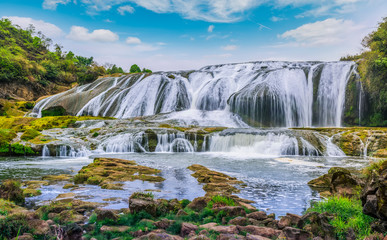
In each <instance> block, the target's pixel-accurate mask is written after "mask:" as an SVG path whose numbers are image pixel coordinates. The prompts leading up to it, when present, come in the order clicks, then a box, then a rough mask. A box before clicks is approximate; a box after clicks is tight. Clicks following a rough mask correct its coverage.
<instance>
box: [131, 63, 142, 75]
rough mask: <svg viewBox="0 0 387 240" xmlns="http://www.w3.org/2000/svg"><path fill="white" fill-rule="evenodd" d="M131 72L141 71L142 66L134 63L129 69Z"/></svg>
mask: <svg viewBox="0 0 387 240" xmlns="http://www.w3.org/2000/svg"><path fill="white" fill-rule="evenodd" d="M129 72H130V73H140V72H141V68H140V67H139V66H138V65H137V64H133V65H132V66H131V67H130V70H129Z"/></svg>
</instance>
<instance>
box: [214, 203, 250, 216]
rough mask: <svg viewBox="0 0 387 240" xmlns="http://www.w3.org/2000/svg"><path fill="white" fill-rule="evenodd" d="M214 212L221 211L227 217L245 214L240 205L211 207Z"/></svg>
mask: <svg viewBox="0 0 387 240" xmlns="http://www.w3.org/2000/svg"><path fill="white" fill-rule="evenodd" d="M213 211H214V213H219V212H220V211H223V212H224V214H225V215H226V216H228V217H237V216H246V212H245V209H244V208H243V207H240V206H225V207H216V208H213Z"/></svg>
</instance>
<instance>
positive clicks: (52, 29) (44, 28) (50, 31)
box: [2, 16, 63, 38]
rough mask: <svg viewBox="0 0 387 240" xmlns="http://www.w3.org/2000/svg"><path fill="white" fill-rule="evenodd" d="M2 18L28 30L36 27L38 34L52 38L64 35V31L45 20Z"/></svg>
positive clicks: (14, 17)
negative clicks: (31, 26)
mask: <svg viewBox="0 0 387 240" xmlns="http://www.w3.org/2000/svg"><path fill="white" fill-rule="evenodd" d="M2 18H8V19H9V20H11V22H12V24H14V25H19V26H20V27H21V28H23V29H25V28H28V27H29V26H30V25H31V24H32V25H34V27H35V31H36V32H39V31H40V32H42V33H43V34H44V35H46V36H47V37H50V38H56V37H60V36H62V35H63V31H62V29H60V28H59V27H58V26H56V25H54V24H52V23H48V22H45V21H43V20H36V19H32V18H27V17H17V16H8V17H7V16H4V17H2Z"/></svg>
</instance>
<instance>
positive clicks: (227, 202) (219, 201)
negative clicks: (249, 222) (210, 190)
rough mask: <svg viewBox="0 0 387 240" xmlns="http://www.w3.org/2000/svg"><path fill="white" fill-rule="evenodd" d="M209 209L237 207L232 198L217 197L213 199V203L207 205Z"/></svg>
mask: <svg viewBox="0 0 387 240" xmlns="http://www.w3.org/2000/svg"><path fill="white" fill-rule="evenodd" d="M207 206H208V207H209V208H213V207H221V206H235V201H234V200H233V199H232V198H229V197H225V196H220V195H215V196H213V197H212V198H211V201H209V202H208V205H207Z"/></svg>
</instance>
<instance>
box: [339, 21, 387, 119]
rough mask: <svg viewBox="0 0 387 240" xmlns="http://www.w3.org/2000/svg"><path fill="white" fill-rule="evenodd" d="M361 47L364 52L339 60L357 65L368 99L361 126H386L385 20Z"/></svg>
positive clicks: (386, 27)
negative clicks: (363, 48) (354, 62)
mask: <svg viewBox="0 0 387 240" xmlns="http://www.w3.org/2000/svg"><path fill="white" fill-rule="evenodd" d="M362 45H363V47H365V48H366V49H367V50H366V51H364V52H362V53H361V54H359V55H354V56H346V57H343V58H341V59H340V60H346V61H357V62H358V63H359V67H358V69H359V73H360V75H361V81H362V84H363V87H364V90H365V92H366V93H367V97H369V101H368V102H369V106H368V112H367V113H366V114H365V115H364V116H365V118H364V120H363V121H362V124H363V125H368V126H387V82H386V79H387V18H384V19H383V21H382V22H381V23H379V27H378V29H377V30H376V31H374V32H372V33H371V34H369V35H368V36H366V37H365V38H364V39H363V41H362Z"/></svg>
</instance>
